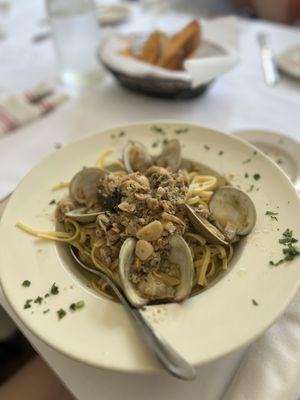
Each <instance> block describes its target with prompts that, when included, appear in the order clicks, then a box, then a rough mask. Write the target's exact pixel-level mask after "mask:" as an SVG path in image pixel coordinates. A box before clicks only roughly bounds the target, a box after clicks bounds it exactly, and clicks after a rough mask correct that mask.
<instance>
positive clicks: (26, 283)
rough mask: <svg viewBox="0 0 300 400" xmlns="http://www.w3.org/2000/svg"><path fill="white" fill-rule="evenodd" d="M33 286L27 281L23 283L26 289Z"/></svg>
mask: <svg viewBox="0 0 300 400" xmlns="http://www.w3.org/2000/svg"><path fill="white" fill-rule="evenodd" d="M30 285H31V282H30V281H28V280H27V279H25V281H23V283H22V286H24V287H29V286H30Z"/></svg>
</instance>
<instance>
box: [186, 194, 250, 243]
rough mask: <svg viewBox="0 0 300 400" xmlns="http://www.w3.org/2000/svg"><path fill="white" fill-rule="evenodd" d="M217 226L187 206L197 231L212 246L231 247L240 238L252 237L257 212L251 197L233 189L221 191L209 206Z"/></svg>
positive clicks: (212, 198)
mask: <svg viewBox="0 0 300 400" xmlns="http://www.w3.org/2000/svg"><path fill="white" fill-rule="evenodd" d="M208 206H209V211H210V216H211V219H212V220H213V222H214V224H215V225H213V224H212V223H210V222H209V221H208V220H207V219H206V218H204V217H202V216H200V215H198V214H197V213H196V211H195V210H194V209H193V207H191V206H189V205H188V204H185V209H186V211H187V214H188V217H189V219H190V221H191V223H192V225H193V226H194V229H195V230H196V231H197V232H198V233H199V234H201V235H202V236H203V237H204V238H205V239H207V240H208V241H209V243H212V244H221V245H223V246H226V245H228V243H229V242H236V241H238V240H239V236H244V235H248V234H249V233H250V232H251V231H252V229H253V228H254V225H255V223H256V209H255V206H254V203H253V201H252V200H251V199H250V197H249V196H248V195H247V194H246V193H245V192H243V191H242V190H239V189H237V188H235V187H232V186H223V187H221V188H219V189H217V190H216V191H215V192H214V194H213V196H212V197H211V199H210V202H209V205H208Z"/></svg>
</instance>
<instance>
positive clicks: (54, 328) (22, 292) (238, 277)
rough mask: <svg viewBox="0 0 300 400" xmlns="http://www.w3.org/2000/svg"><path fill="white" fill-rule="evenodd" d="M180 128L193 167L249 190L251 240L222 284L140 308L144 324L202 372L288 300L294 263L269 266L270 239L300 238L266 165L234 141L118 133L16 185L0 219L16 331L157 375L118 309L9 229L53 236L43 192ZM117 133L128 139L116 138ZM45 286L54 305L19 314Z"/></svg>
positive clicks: (78, 148)
mask: <svg viewBox="0 0 300 400" xmlns="http://www.w3.org/2000/svg"><path fill="white" fill-rule="evenodd" d="M153 125H159V126H161V127H163V129H164V130H165V131H166V132H167V134H166V135H161V134H160V133H157V132H154V131H153V130H152V129H151V127H152V126H153ZM184 127H188V132H187V133H183V134H181V135H178V138H179V139H180V140H181V142H182V143H183V155H184V156H185V157H188V158H191V159H193V160H197V161H199V160H200V161H201V163H204V164H206V165H207V166H209V167H211V168H213V169H215V170H216V171H219V172H220V173H221V174H224V175H225V176H226V177H228V179H229V180H230V181H231V182H232V183H233V184H236V185H240V187H241V188H242V189H244V190H248V189H249V188H250V187H251V185H254V189H253V190H252V191H251V193H249V195H250V196H251V197H252V199H253V201H254V202H255V204H256V207H257V214H258V220H257V225H256V227H255V230H254V231H253V232H252V233H251V234H250V235H249V236H248V237H247V238H245V239H244V240H243V241H242V242H241V243H240V246H239V248H238V249H236V252H235V258H234V260H233V262H232V264H231V268H230V270H229V271H228V273H227V274H225V275H224V276H223V277H222V279H220V280H219V281H218V282H217V283H215V284H214V285H213V286H212V287H211V288H209V289H208V290H206V291H204V292H202V293H201V294H199V295H197V296H194V297H193V298H191V299H189V300H188V301H186V302H184V303H183V304H170V305H163V306H152V307H148V309H147V311H146V315H147V317H148V318H149V320H150V321H151V323H152V324H154V325H155V327H156V329H157V330H158V331H159V332H160V333H161V334H162V335H163V336H164V337H165V338H166V340H168V342H169V343H170V344H171V345H172V346H174V348H176V350H178V351H179V352H180V353H181V354H182V355H183V356H184V357H185V358H186V359H187V360H188V361H190V362H191V363H193V364H201V363H205V362H208V361H211V360H214V359H216V358H218V357H221V356H223V355H225V354H228V353H229V352H231V351H233V350H236V349H238V348H240V347H242V346H244V345H246V344H247V343H249V342H251V341H253V340H254V339H255V338H257V337H258V335H260V334H261V333H262V332H263V331H264V330H265V329H267V328H268V327H269V326H270V325H271V324H272V323H273V322H274V321H275V320H276V318H278V317H279V315H280V314H281V313H282V312H283V311H284V309H285V308H286V306H287V305H288V303H289V301H290V300H291V299H292V297H293V295H294V294H295V293H296V291H297V289H298V286H299V282H300V257H299V258H298V259H295V260H294V261H292V262H290V263H288V264H287V265H281V266H279V267H277V268H270V266H269V261H270V259H274V260H277V259H278V258H279V257H280V256H281V249H282V247H281V245H280V244H279V243H278V238H279V237H280V236H281V232H282V231H284V230H285V229H286V228H290V229H293V231H294V235H295V236H296V237H298V238H300V226H299V223H298V221H297V218H296V216H298V215H299V212H300V204H299V199H298V196H297V194H296V192H295V190H294V188H293V186H292V184H291V183H290V181H289V180H288V179H287V178H286V176H285V174H283V172H282V171H281V170H280V169H279V168H278V167H277V166H276V165H275V164H274V163H273V162H271V161H270V160H269V159H268V158H267V157H265V156H264V154H263V153H261V152H259V151H258V152H257V153H256V151H255V148H254V147H252V146H251V145H249V144H247V143H246V142H244V141H242V140H239V139H238V138H235V137H234V136H230V135H226V134H223V133H220V132H216V131H213V130H210V129H207V128H203V127H199V126H196V125H190V124H186V123H182V124H181V123H175V122H174V123H160V122H156V123H153V122H152V123H139V124H136V125H130V126H122V127H119V128H116V129H112V130H109V131H106V132H103V133H101V134H97V135H94V136H91V137H88V138H85V139H83V140H80V141H77V142H74V143H72V144H70V145H68V146H66V147H64V148H62V149H61V150H58V151H57V152H55V153H54V154H52V155H51V156H49V157H47V158H46V159H44V160H43V161H42V162H41V163H40V164H39V165H37V166H36V167H35V168H34V169H33V170H32V171H31V172H30V173H29V174H28V175H27V176H26V177H25V178H24V180H23V181H22V182H21V183H20V185H19V186H18V188H17V189H16V191H15V193H14V194H13V196H12V198H11V199H10V201H9V203H8V205H7V208H6V210H5V212H4V215H3V219H2V222H1V226H0V242H1V253H0V272H1V283H2V287H3V290H4V293H5V296H6V298H7V300H8V302H9V303H10V305H11V307H12V308H13V310H14V311H15V312H16V314H17V315H18V316H19V318H20V319H21V320H22V321H23V322H24V324H25V325H26V326H27V327H28V328H29V329H30V330H31V331H32V332H33V333H34V334H35V335H37V336H38V337H39V338H41V339H42V340H44V341H45V342H46V343H48V344H49V345H51V346H52V347H53V348H55V349H56V350H58V351H60V352H62V353H64V354H66V355H68V356H70V357H73V358H75V359H77V360H80V361H83V362H86V363H88V364H92V365H95V366H99V367H103V368H109V369H114V370H119V371H131V372H133V371H136V372H149V371H154V370H159V367H158V365H157V363H156V361H155V360H154V358H153V357H152V355H151V354H150V353H149V351H148V350H147V349H146V347H145V346H144V344H143V342H142V340H141V338H140V336H139V333H138V331H137V330H136V327H135V326H134V324H133V323H132V321H131V320H130V319H129V317H128V315H127V314H126V312H125V311H124V310H123V308H122V306H121V305H119V304H117V303H113V302H111V301H109V300H107V299H105V298H103V297H101V296H99V297H97V296H95V295H92V294H91V293H90V292H89V291H87V290H86V288H85V287H84V286H83V284H79V283H78V277H77V278H74V274H72V273H71V272H70V268H69V266H68V265H67V263H66V261H65V260H63V259H61V258H60V257H59V254H58V251H57V247H56V245H55V244H54V243H53V242H48V241H44V240H38V239H35V238H34V237H32V236H30V235H28V234H26V233H24V232H22V231H20V230H18V229H17V228H16V227H15V223H16V221H18V220H22V221H24V222H25V223H27V224H29V225H31V226H33V227H35V228H39V229H43V230H53V229H54V220H53V211H54V206H53V205H49V202H50V201H51V200H52V199H53V198H55V199H57V200H58V199H60V198H61V197H62V196H63V193H62V192H61V191H60V192H52V191H51V190H50V188H51V187H52V186H53V185H55V184H57V183H58V182H61V181H68V180H70V178H71V177H72V176H73V175H74V174H75V173H76V172H77V171H78V170H79V169H81V168H82V166H88V165H94V163H95V160H96V159H97V158H98V156H99V153H100V152H101V151H102V150H103V149H106V148H108V147H113V148H114V149H115V157H118V156H120V154H121V150H122V148H123V146H124V144H125V143H126V142H127V140H129V139H132V140H140V141H142V142H143V143H144V144H145V145H146V146H148V147H149V148H150V149H151V144H152V143H153V142H154V141H157V140H158V139H164V138H165V137H173V136H176V135H175V134H174V130H175V129H179V128H184ZM121 131H124V132H126V135H125V136H123V137H121V138H120V137H119V132H121ZM207 146H209V147H207ZM220 152H221V153H220ZM222 152H223V153H222ZM254 153H256V154H254ZM249 159H250V160H251V161H247V162H246V163H245V161H246V160H249ZM246 172H247V173H248V174H249V177H248V178H247V179H246V178H244V174H245V173H246ZM257 173H259V174H260V175H261V178H260V179H259V180H258V181H256V180H254V179H253V175H254V174H257ZM267 210H271V211H276V212H279V215H278V222H276V221H275V220H272V219H270V217H269V216H266V215H265V212H266V211H267ZM25 279H29V280H30V281H31V282H32V283H31V286H30V287H29V288H24V287H22V285H21V284H22V282H23V281H24V280H25ZM53 282H56V284H57V285H58V286H59V288H60V293H59V294H58V295H52V296H50V297H48V298H47V299H46V303H47V304H42V305H38V304H34V306H33V307H32V308H29V309H27V310H24V309H23V305H24V302H25V300H26V299H27V298H35V297H37V296H39V295H40V296H42V295H43V294H45V293H46V292H47V291H49V288H50V286H51V285H52V284H53ZM79 300H84V301H85V303H86V306H85V307H84V308H83V309H81V310H78V311H76V312H74V313H70V312H68V314H67V316H66V317H65V318H63V319H61V320H58V318H57V315H56V311H57V310H58V309H59V308H61V307H62V308H64V309H68V306H69V305H70V304H71V303H72V302H74V301H79ZM253 300H255V301H256V302H257V303H258V306H255V305H254V304H253ZM48 308H49V309H50V311H49V312H48V313H47V314H43V310H45V309H48ZM32 312H33V313H32Z"/></svg>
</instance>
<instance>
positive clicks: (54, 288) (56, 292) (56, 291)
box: [50, 282, 59, 294]
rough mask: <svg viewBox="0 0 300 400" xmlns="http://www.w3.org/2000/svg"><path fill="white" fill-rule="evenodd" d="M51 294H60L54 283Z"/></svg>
mask: <svg viewBox="0 0 300 400" xmlns="http://www.w3.org/2000/svg"><path fill="white" fill-rule="evenodd" d="M50 292H51V294H58V293H59V289H58V287H57V286H56V285H55V282H54V283H53V285H52V286H51V290H50Z"/></svg>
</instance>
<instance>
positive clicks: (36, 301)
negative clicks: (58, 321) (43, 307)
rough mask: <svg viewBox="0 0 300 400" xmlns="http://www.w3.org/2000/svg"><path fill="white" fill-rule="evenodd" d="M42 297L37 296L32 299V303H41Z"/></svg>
mask: <svg viewBox="0 0 300 400" xmlns="http://www.w3.org/2000/svg"><path fill="white" fill-rule="evenodd" d="M42 301H43V298H42V297H41V296H38V297H37V298H36V299H34V303H36V304H42Z"/></svg>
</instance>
